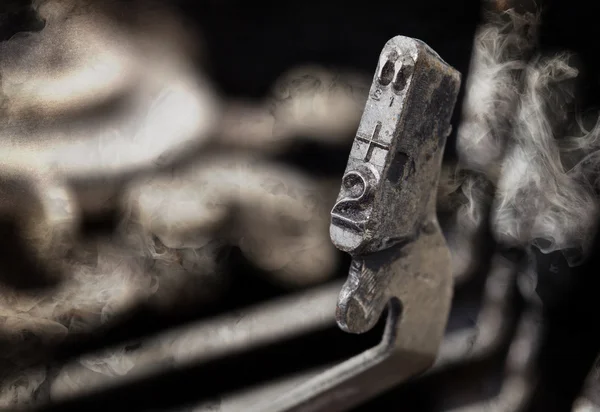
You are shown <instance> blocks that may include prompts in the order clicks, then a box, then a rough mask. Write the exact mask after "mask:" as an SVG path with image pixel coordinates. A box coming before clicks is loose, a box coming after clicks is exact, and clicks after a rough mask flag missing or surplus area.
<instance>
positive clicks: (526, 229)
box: [442, 11, 600, 270]
mask: <svg viewBox="0 0 600 412" xmlns="http://www.w3.org/2000/svg"><path fill="white" fill-rule="evenodd" d="M503 17H505V18H508V23H507V22H506V20H502V19H497V18H494V19H492V21H490V22H489V23H488V24H487V25H485V26H484V27H482V28H481V29H480V30H479V31H478V34H477V38H476V41H475V47H474V54H473V60H472V67H471V73H470V76H469V81H468V84H467V95H466V98H465V103H464V110H463V113H464V117H463V121H462V123H461V125H460V128H459V130H458V136H457V150H458V154H459V164H458V165H457V167H456V169H455V170H452V171H451V172H450V173H449V179H450V182H449V183H447V185H446V186H447V187H452V186H454V187H460V190H459V191H457V192H456V193H462V195H463V196H464V197H463V199H464V201H463V204H461V205H460V206H458V208H457V211H456V214H455V227H454V230H452V231H451V233H450V236H449V241H450V245H451V247H452V248H453V249H455V250H453V252H454V257H455V259H456V266H457V267H456V269H457V270H466V269H465V268H467V267H470V266H469V264H468V262H469V261H472V260H473V259H474V254H475V253H474V251H475V246H476V244H477V239H478V233H480V231H481V230H482V228H483V227H484V226H485V225H486V224H488V223H489V224H490V225H491V229H492V232H493V233H494V235H495V237H496V240H498V241H500V242H501V243H503V244H505V245H508V246H519V247H529V246H535V247H537V248H538V249H539V250H540V251H542V252H543V253H550V252H553V251H556V250H561V251H563V252H564V253H565V256H566V257H567V259H568V261H569V263H570V264H572V265H574V264H577V263H579V262H580V261H581V258H582V257H584V256H585V255H586V253H587V252H588V250H589V246H590V243H591V239H592V237H593V235H594V233H595V228H596V220H597V217H598V199H597V195H596V191H597V189H598V187H597V183H598V180H597V179H598V174H597V170H598V166H599V164H598V160H597V159H599V153H598V149H599V148H600V146H599V145H598V131H599V130H598V126H596V127H594V128H593V129H592V130H591V131H585V130H584V129H583V128H582V127H576V128H575V129H576V130H575V133H574V134H575V136H573V137H571V136H569V137H567V136H566V133H567V131H569V130H571V131H572V130H573V129H574V127H571V125H570V123H569V122H570V121H571V120H572V118H573V116H572V114H573V112H574V111H575V108H576V105H575V103H576V102H575V99H574V97H575V96H574V86H575V79H576V77H577V75H578V70H577V69H576V68H575V67H574V66H573V64H572V56H571V55H570V54H568V53H557V54H554V55H549V56H543V55H533V56H530V54H532V51H533V50H534V48H535V46H536V42H535V40H536V35H535V33H536V28H537V26H538V25H539V17H540V16H539V14H537V15H534V14H526V15H518V14H516V13H514V12H512V11H509V12H506V13H504V14H503ZM577 126H579V125H577ZM482 178H483V179H484V180H486V181H487V184H489V185H491V187H492V188H494V190H495V196H494V199H492V198H491V197H490V196H491V195H490V193H491V192H490V191H486V190H473V188H475V187H478V186H479V187H481V184H482V183H481V181H482ZM484 185H485V184H484ZM447 187H446V191H447V190H448V189H447ZM442 189H444V188H442ZM450 197H451V196H450ZM448 198H449V197H448V196H445V197H442V199H448ZM490 207H491V208H490ZM486 208H488V210H489V213H482V211H484V210H486ZM474 211H477V213H474ZM573 251H576V252H577V253H573ZM466 256H471V259H468V258H466ZM465 262H466V263H465ZM461 268H462V269H461Z"/></svg>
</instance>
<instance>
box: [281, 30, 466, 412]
mask: <svg viewBox="0 0 600 412" xmlns="http://www.w3.org/2000/svg"><path fill="white" fill-rule="evenodd" d="M460 81H461V78H460V74H459V73H458V72H457V71H456V70H454V69H453V68H452V67H450V66H449V65H448V64H446V63H445V62H444V61H443V60H442V59H441V58H440V57H439V56H438V55H437V54H436V53H435V52H434V51H433V50H431V49H430V48H429V47H428V46H427V45H426V44H425V43H423V42H421V41H419V40H416V39H411V38H407V37H402V36H398V37H394V38H393V39H391V40H390V41H388V42H387V44H386V45H385V47H384V48H383V51H382V53H381V55H380V59H379V64H378V66H377V71H376V73H375V77H374V79H373V83H372V86H371V90H370V92H369V98H368V100H367V103H366V106H365V111H364V113H363V116H362V120H361V123H360V126H359V128H358V132H357V134H356V138H355V140H354V145H353V147H352V151H351V153H350V156H349V161H348V165H347V167H346V171H345V174H344V177H343V180H342V188H341V191H340V194H339V196H338V199H337V202H336V204H335V206H334V207H333V210H332V212H331V216H332V221H331V226H330V233H331V238H332V241H333V243H334V244H335V245H336V246H337V247H338V248H339V249H341V250H343V251H346V252H348V253H350V254H351V255H352V256H353V261H352V264H351V267H350V273H349V277H348V279H347V281H346V283H345V284H344V287H343V288H342V291H341V293H340V296H339V300H338V306H337V310H336V319H337V323H338V325H339V326H340V327H341V328H342V329H343V330H345V331H346V332H350V333H364V332H366V331H368V330H370V329H371V328H373V327H374V326H375V324H376V323H377V321H378V320H379V318H380V317H381V315H382V313H383V311H384V309H385V308H386V306H387V308H388V315H387V316H388V319H387V325H386V331H385V333H384V337H383V339H382V341H381V343H380V344H379V345H378V346H376V347H375V348H372V349H370V350H368V351H366V352H364V353H362V354H360V355H358V356H356V357H354V358H352V359H350V360H348V361H347V362H345V363H342V364H340V365H338V366H336V367H334V368H332V369H330V370H328V371H327V372H325V373H323V374H321V375H319V376H317V377H316V378H314V379H312V380H310V381H309V382H307V383H306V384H304V385H302V386H300V387H299V388H297V389H296V390H295V391H292V392H291V393H289V394H287V395H286V396H284V397H283V398H281V399H280V400H279V401H278V402H275V404H274V406H273V409H270V410H294V411H321V410H323V411H324V410H327V411H342V410H347V409H348V408H351V407H352V406H355V405H356V404H359V403H361V402H362V401H364V400H366V399H368V398H369V397H371V396H373V395H375V394H377V393H381V392H382V391H384V390H386V389H388V388H390V387H392V386H394V385H396V384H398V383H400V382H402V381H404V380H406V379H408V378H410V377H412V376H414V375H416V374H418V373H420V372H423V371H424V370H425V369H427V368H428V367H429V366H431V365H432V364H433V362H434V360H435V357H436V354H437V351H438V349H439V346H440V343H441V341H442V338H443V335H444V330H445V327H446V322H447V318H448V314H449V310H450V305H451V299H452V273H451V261H450V253H449V250H448V248H447V246H446V243H445V240H444V237H443V235H442V232H441V229H440V227H439V224H438V221H437V218H436V210H435V203H436V188H437V184H438V179H439V173H440V168H441V160H442V154H443V150H444V146H445V142H446V137H447V136H448V134H449V132H450V118H451V115H452V112H453V109H454V104H455V102H456V98H457V95H458V91H459V88H460Z"/></svg>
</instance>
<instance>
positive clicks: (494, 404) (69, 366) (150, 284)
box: [0, 0, 600, 412]
mask: <svg viewBox="0 0 600 412" xmlns="http://www.w3.org/2000/svg"><path fill="white" fill-rule="evenodd" d="M284 3H285V2H280V4H274V3H273V4H271V3H268V4H267V2H265V3H264V4H263V3H260V2H252V3H251V4H250V3H249V2H239V1H225V0H222V1H218V0H215V1H207V2H195V1H191V0H177V1H173V2H167V1H145V0H130V1H120V0H110V1H103V0H96V1H94V0H33V1H32V2H29V1H25V2H24V1H13V2H8V1H7V2H5V4H3V5H0V11H1V13H0V35H1V37H2V39H1V40H2V43H0V85H1V87H2V94H1V98H2V105H1V106H0V107H1V110H2V122H0V130H1V133H2V137H1V139H0V152H1V156H2V159H3V160H2V163H1V167H0V190H2V195H3V198H2V202H3V203H2V205H3V208H2V212H3V213H2V220H1V222H0V228H1V231H2V233H1V236H0V239H1V240H0V241H1V242H2V245H1V246H0V247H1V249H0V250H2V259H0V311H1V312H0V320H1V322H0V324H1V325H2V328H1V329H0V345H1V347H2V349H1V350H0V362H1V365H2V366H1V368H0V371H1V372H0V374H1V378H2V379H1V381H0V406H1V407H3V408H5V409H6V410H16V409H18V408H24V409H27V408H33V407H36V408H37V407H39V408H40V410H107V409H108V408H121V407H122V408H123V409H127V410H161V411H163V410H164V411H184V410H185V411H190V410H193V411H223V412H224V411H250V410H252V411H255V410H256V411H267V410H269V404H271V403H272V402H274V401H276V400H277V399H279V398H280V397H281V396H283V395H285V394H286V393H287V392H289V391H291V389H292V388H295V387H297V386H298V385H299V383H300V382H305V381H306V380H307V379H309V378H311V377H314V376H316V375H318V374H319V373H321V372H323V371H324V370H326V369H327V368H329V367H331V366H332V365H335V364H337V363H339V362H341V361H343V360H345V359H347V358H349V357H351V356H353V355H356V354H358V353H361V352H363V351H365V350H366V349H369V348H371V347H373V346H375V345H376V344H377V343H378V342H379V341H380V340H381V336H382V333H383V325H378V326H377V327H376V328H375V329H374V330H373V331H370V332H368V333H366V334H362V335H349V334H345V333H344V332H342V331H341V330H339V328H338V327H337V326H336V324H335V319H334V314H335V304H336V300H337V295H338V293H339V290H340V288H341V284H342V282H343V279H344V278H345V276H346V275H347V272H348V265H349V262H350V261H349V258H348V257H347V256H345V255H344V254H342V253H340V252H338V251H337V250H336V249H335V248H334V246H333V244H332V243H331V240H330V238H329V220H330V215H329V213H330V210H331V207H332V205H333V202H334V201H335V197H336V195H337V192H338V190H339V186H340V179H341V176H342V173H343V171H344V167H345V166H346V162H347V159H348V153H349V150H350V146H351V145H352V141H353V138H354V134H355V132H356V128H357V126H358V123H359V121H360V117H361V114H362V111H363V108H364V105H365V102H366V98H367V93H368V90H369V87H370V82H371V79H372V77H373V70H374V68H375V64H376V61H377V56H378V55H379V52H380V51H381V48H382V47H383V45H384V44H385V42H386V41H387V40H388V39H390V38H392V37H394V36H396V35H404V36H410V37H414V38H418V39H421V40H423V41H425V42H426V43H427V44H428V45H430V46H431V47H432V48H433V49H434V50H435V51H436V52H438V53H439V54H440V56H441V57H442V58H443V59H444V60H446V61H447V62H448V63H449V64H451V65H452V66H453V67H455V68H456V69H457V70H458V71H460V72H461V73H462V75H463V92H462V93H461V97H460V98H459V103H458V104H457V106H456V110H455V114H454V118H453V126H454V127H453V134H452V135H451V136H450V137H449V140H448V143H447V146H446V153H445V160H444V169H443V171H444V178H443V179H442V181H441V183H440V187H439V192H438V210H439V220H440V223H441V224H442V226H443V228H444V230H445V235H446V239H447V241H448V244H449V247H450V249H451V251H452V256H453V273H454V278H455V284H456V286H455V296H454V301H453V307H452V311H451V314H450V318H449V323H448V327H447V334H446V339H445V340H444V342H443V344H442V346H441V349H440V352H439V356H438V360H437V362H436V364H435V365H434V366H433V367H432V368H431V369H430V370H429V371H428V372H426V373H425V374H424V375H423V376H420V377H418V378H416V379H414V380H411V381H410V382H407V383H406V384H404V385H401V386H399V387H398V388H395V389H394V390H392V391H388V392H386V393H382V394H380V396H378V397H376V398H373V399H372V400H370V401H369V402H368V403H366V404H364V405H361V406H358V407H357V409H356V410H360V411H362V410H365V411H372V410H397V409H399V410H406V411H449V410H469V411H471V410H472V411H488V410H489V411H517V410H528V411H529V410H530V411H543V412H549V411H571V410H572V411H577V412H582V411H595V410H600V397H599V396H598V390H599V387H598V384H597V382H596V381H597V380H598V379H596V378H597V377H596V374H597V373H596V371H595V369H596V363H597V361H596V358H597V356H598V353H599V352H600V334H598V333H596V330H595V329H596V328H595V322H594V320H595V316H594V314H595V306H596V305H595V304H594V301H595V297H596V291H597V290H600V289H598V288H597V286H599V284H598V282H599V280H597V279H598V277H597V275H596V268H597V262H596V259H598V253H597V250H598V241H597V239H596V238H595V237H596V222H597V219H598V216H597V209H598V194H597V193H598V187H597V186H598V179H597V165H596V163H597V162H596V161H595V160H596V159H597V158H598V156H597V154H598V153H599V152H598V145H600V143H598V142H600V140H599V139H598V133H600V131H599V129H598V128H597V126H596V121H597V118H598V106H599V105H598V103H599V102H598V96H600V90H599V89H600V87H599V86H600V84H599V81H598V80H599V78H598V73H600V70H598V69H599V68H600V67H599V66H600V65H599V62H598V58H597V56H598V50H597V47H598V46H597V45H596V42H595V41H594V40H595V38H597V34H598V33H597V32H596V31H595V30H596V29H595V27H596V24H595V13H594V12H593V11H591V10H590V9H589V7H587V6H585V4H584V3H583V2H578V1H571V2H564V1H558V0H554V1H551V0H546V1H544V2H536V4H533V3H532V2H527V3H525V2H518V1H516V0H515V1H510V0H503V1H500V0H498V1H494V2H490V1H487V2H484V3H480V2H479V1H475V0H473V1H471V0H468V1H464V2H461V3H456V2H454V3H452V2H448V1H441V0H440V1H434V2H407V3H410V4H392V3H389V4H388V2H379V3H373V2H370V3H369V4H362V3H360V2H357V3H353V4H350V3H348V2H337V1H335V2H334V1H332V2H303V3H291V4H284ZM398 3H400V2H398ZM50 401H51V403H50V404H48V402H50Z"/></svg>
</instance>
